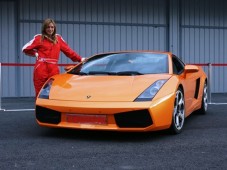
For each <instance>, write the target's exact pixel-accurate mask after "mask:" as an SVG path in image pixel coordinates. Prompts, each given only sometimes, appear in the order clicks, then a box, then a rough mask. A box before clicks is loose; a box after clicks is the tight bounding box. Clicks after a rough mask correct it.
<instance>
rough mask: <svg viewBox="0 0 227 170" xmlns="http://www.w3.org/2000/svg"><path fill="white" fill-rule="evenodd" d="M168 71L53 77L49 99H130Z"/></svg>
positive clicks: (162, 77)
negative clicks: (153, 73)
mask: <svg viewBox="0 0 227 170" xmlns="http://www.w3.org/2000/svg"><path fill="white" fill-rule="evenodd" d="M169 78H170V75H168V74H155V75H139V76H103V75H102V76H77V75H70V74H63V75H59V76H55V77H54V82H53V85H52V87H51V91H50V96H49V99H51V100H65V101H66V100H68V101H83V102H86V101H87V102H101V101H102V102H103V101H104V102H111V101H113V102H114V101H118V102H119V101H125V102H129V101H134V100H135V99H136V98H137V97H138V96H139V95H140V94H141V93H142V92H143V91H144V90H145V89H147V88H148V87H149V86H150V85H151V84H153V83H154V82H155V81H157V80H160V79H169Z"/></svg>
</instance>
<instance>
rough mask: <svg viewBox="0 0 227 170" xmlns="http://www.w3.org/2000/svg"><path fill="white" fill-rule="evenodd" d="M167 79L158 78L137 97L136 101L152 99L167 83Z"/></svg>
mask: <svg viewBox="0 0 227 170" xmlns="http://www.w3.org/2000/svg"><path fill="white" fill-rule="evenodd" d="M166 81H167V80H158V81H156V82H154V83H153V84H152V85H151V86H150V87H148V88H147V89H146V90H145V91H144V92H143V93H142V94H141V95H139V97H137V98H136V99H135V100H134V101H135V102H138V101H151V100H152V99H153V98H154V96H155V95H156V94H157V93H158V91H159V90H160V88H161V87H162V86H163V84H165V82H166Z"/></svg>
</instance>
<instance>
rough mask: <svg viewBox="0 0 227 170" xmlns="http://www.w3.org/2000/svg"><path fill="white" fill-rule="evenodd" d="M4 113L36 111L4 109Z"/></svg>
mask: <svg viewBox="0 0 227 170" xmlns="http://www.w3.org/2000/svg"><path fill="white" fill-rule="evenodd" d="M2 110H3V111H4V112H21V111H34V110H35V109H2Z"/></svg>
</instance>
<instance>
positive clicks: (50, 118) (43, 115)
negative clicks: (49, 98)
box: [35, 106, 61, 124]
mask: <svg viewBox="0 0 227 170" xmlns="http://www.w3.org/2000/svg"><path fill="white" fill-rule="evenodd" d="M35 113H36V119H37V120H38V121H39V122H42V123H50V124H58V123H60V122H61V113H60V112H58V111H55V110H52V109H47V108H45V107H41V106H36V109H35Z"/></svg>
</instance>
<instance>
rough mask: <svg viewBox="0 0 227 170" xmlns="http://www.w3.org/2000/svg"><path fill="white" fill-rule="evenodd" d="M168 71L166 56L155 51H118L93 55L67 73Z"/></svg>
mask: <svg viewBox="0 0 227 170" xmlns="http://www.w3.org/2000/svg"><path fill="white" fill-rule="evenodd" d="M167 72H168V57H167V55H166V54H156V53H120V54H108V55H100V56H94V57H92V58H91V59H89V60H88V61H87V62H85V63H81V64H79V65H78V66H77V67H75V68H74V69H72V70H71V71H70V72H69V73H71V74H78V75H144V74H161V73H167Z"/></svg>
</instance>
